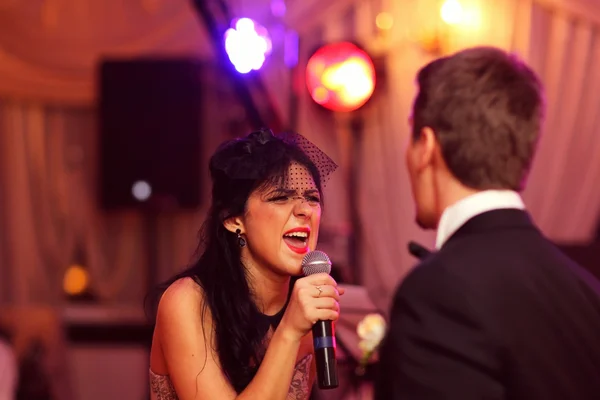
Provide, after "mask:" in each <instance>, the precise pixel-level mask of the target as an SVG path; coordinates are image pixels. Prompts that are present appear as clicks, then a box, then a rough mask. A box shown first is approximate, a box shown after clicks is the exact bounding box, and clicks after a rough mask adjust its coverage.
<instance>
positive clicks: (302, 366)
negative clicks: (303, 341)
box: [150, 354, 313, 400]
mask: <svg viewBox="0 0 600 400" xmlns="http://www.w3.org/2000/svg"><path fill="white" fill-rule="evenodd" d="M312 359H313V356H312V354H308V355H306V356H305V357H304V358H302V359H301V360H300V361H298V363H297V364H296V367H295V370H294V375H293V377H292V383H291V384H290V390H289V391H288V395H287V398H286V399H287V400H308V397H309V396H310V389H311V388H310V387H309V379H308V378H309V375H310V365H311V363H312ZM150 398H151V399H152V400H178V397H177V393H175V388H174V387H173V384H172V383H171V380H170V379H169V377H168V376H167V375H158V374H155V373H154V372H152V370H150Z"/></svg>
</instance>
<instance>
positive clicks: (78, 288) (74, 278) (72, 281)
mask: <svg viewBox="0 0 600 400" xmlns="http://www.w3.org/2000/svg"><path fill="white" fill-rule="evenodd" d="M89 282H90V277H89V275H88V273H87V271H86V269H85V268H83V267H82V266H81V265H71V266H69V268H67V270H66V271H65V276H64V278H63V290H64V292H65V293H66V294H67V295H70V296H77V295H80V294H82V293H83V292H85V291H86V290H87V289H88V286H89Z"/></svg>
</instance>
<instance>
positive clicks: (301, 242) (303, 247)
mask: <svg viewBox="0 0 600 400" xmlns="http://www.w3.org/2000/svg"><path fill="white" fill-rule="evenodd" d="M309 237H310V229H309V228H294V229H291V230H289V231H287V232H286V233H284V234H283V241H284V242H285V244H287V245H288V247H289V248H290V250H292V251H293V252H295V253H298V254H304V253H306V252H308V250H309V249H308V238H309Z"/></svg>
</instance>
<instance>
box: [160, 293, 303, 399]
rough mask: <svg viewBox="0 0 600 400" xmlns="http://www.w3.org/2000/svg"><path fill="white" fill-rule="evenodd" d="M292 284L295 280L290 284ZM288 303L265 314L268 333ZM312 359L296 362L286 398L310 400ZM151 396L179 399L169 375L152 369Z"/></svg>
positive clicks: (279, 318) (277, 323)
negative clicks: (271, 313)
mask: <svg viewBox="0 0 600 400" xmlns="http://www.w3.org/2000/svg"><path fill="white" fill-rule="evenodd" d="M292 285H293V282H292V284H291V285H290V286H292ZM290 294H291V290H290ZM288 302H289V297H288ZM287 304H288V303H287V302H286V304H285V306H284V307H283V308H282V309H281V310H280V311H279V312H278V313H277V314H275V315H271V316H267V315H265V316H264V317H265V325H266V330H267V334H268V332H269V331H270V330H271V328H272V330H275V329H276V328H277V326H278V325H279V322H281V318H283V313H284V312H285V309H286V308H287ZM271 332H272V331H271ZM312 359H313V355H312V354H308V355H306V356H304V357H303V358H302V359H301V360H300V361H298V362H297V363H296V366H295V367H294V374H293V375H292V382H291V384H290V389H289V391H288V395H287V397H286V400H308V398H309V396H310V390H311V387H310V386H309V377H310V369H311V368H310V367H311V364H312ZM150 398H151V400H178V397H177V393H175V388H174V387H173V383H172V382H171V379H169V376H168V375H158V374H155V373H154V372H153V371H152V370H150Z"/></svg>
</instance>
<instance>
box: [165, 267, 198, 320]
mask: <svg viewBox="0 0 600 400" xmlns="http://www.w3.org/2000/svg"><path fill="white" fill-rule="evenodd" d="M203 305H204V291H203V290H202V287H201V286H200V285H199V284H198V283H197V282H196V281H195V280H194V279H192V278H190V277H185V278H180V279H178V280H176V281H175V282H173V283H172V284H171V285H170V286H169V287H168V288H167V289H166V290H165V292H164V293H163V295H162V297H161V298H160V302H159V303H158V313H157V324H158V325H160V321H161V320H162V322H166V323H169V324H170V323H171V322H173V320H174V319H175V320H179V321H182V318H183V320H187V321H189V322H192V321H199V317H200V315H201V313H202V312H203V311H204V310H203V308H204V307H203Z"/></svg>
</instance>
